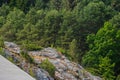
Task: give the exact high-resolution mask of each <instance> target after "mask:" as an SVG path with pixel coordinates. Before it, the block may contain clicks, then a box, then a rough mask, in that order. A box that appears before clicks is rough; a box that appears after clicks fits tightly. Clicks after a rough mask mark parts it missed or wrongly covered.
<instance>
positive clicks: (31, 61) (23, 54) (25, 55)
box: [21, 52, 34, 63]
mask: <svg viewBox="0 0 120 80" xmlns="http://www.w3.org/2000/svg"><path fill="white" fill-rule="evenodd" d="M21 56H22V57H24V58H25V59H26V60H27V61H28V62H30V63H33V62H34V60H33V59H32V58H31V57H30V56H29V55H28V53H26V52H21Z"/></svg>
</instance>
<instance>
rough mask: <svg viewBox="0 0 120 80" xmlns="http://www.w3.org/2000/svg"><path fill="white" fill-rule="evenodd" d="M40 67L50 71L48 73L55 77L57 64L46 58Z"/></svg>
mask: <svg viewBox="0 0 120 80" xmlns="http://www.w3.org/2000/svg"><path fill="white" fill-rule="evenodd" d="M40 67H41V68H43V69H45V70H46V71H48V73H49V74H50V75H51V76H52V77H53V76H54V74H55V66H54V65H53V64H52V63H51V62H50V61H49V60H48V59H46V60H44V61H43V62H42V63H41V64H40Z"/></svg>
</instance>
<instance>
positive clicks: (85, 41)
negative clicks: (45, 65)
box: [0, 0, 120, 80]
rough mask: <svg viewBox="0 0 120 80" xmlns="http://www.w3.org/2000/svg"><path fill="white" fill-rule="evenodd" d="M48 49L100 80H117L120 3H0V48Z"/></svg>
mask: <svg viewBox="0 0 120 80" xmlns="http://www.w3.org/2000/svg"><path fill="white" fill-rule="evenodd" d="M3 41H12V42H16V43H17V44H19V45H21V46H22V48H23V49H25V50H40V49H41V48H43V47H54V48H56V49H57V50H59V51H60V52H61V53H62V54H64V55H66V56H67V57H68V58H69V59H70V60H71V61H75V62H77V63H79V64H81V65H82V66H83V67H84V68H85V69H87V70H88V71H89V72H91V73H93V74H94V75H97V76H100V77H101V78H103V80H120V0H0V47H3V43H2V42H3Z"/></svg>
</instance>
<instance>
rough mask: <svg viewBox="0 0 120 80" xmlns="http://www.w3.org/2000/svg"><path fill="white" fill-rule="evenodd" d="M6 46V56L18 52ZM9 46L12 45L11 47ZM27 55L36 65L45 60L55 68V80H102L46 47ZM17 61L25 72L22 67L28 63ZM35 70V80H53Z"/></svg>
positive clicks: (18, 49)
mask: <svg viewBox="0 0 120 80" xmlns="http://www.w3.org/2000/svg"><path fill="white" fill-rule="evenodd" d="M8 44H9V42H6V43H5V46H6V48H7V50H8V51H7V54H9V52H13V53H15V52H16V53H17V52H19V51H20V48H19V47H18V46H17V45H16V44H14V43H11V42H10V44H9V45H8ZM10 45H12V47H11V46H10ZM16 47H17V48H16ZM14 48H16V49H14ZM28 54H29V55H30V56H31V57H32V58H33V59H34V61H35V63H36V64H38V65H40V64H41V62H42V61H44V60H45V59H48V60H49V61H50V62H51V63H52V64H53V65H54V66H55V68H56V71H55V79H57V80H102V79H101V78H99V77H97V76H94V75H92V74H90V73H89V72H87V71H86V70H85V69H84V68H83V67H82V66H80V65H79V64H77V63H75V62H72V61H70V60H68V59H67V58H66V57H65V56H64V55H62V54H60V53H59V52H57V50H56V49H53V48H50V47H48V48H44V49H43V50H41V51H28ZM16 57H17V56H16ZM17 58H19V57H17ZM19 61H20V62H21V67H22V68H24V69H26V70H27V68H28V67H27V68H25V67H24V66H25V65H26V64H27V65H28V63H27V62H24V61H22V60H19ZM30 67H31V66H30ZM35 68H36V69H34V68H33V70H34V72H35V74H36V78H37V80H54V79H53V78H52V77H50V76H49V74H48V73H47V72H46V71H44V70H43V69H40V68H38V67H35Z"/></svg>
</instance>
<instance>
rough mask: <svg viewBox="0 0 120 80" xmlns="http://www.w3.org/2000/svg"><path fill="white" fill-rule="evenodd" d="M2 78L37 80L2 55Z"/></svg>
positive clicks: (0, 72)
mask: <svg viewBox="0 0 120 80" xmlns="http://www.w3.org/2000/svg"><path fill="white" fill-rule="evenodd" d="M0 80H36V79H34V78H33V77H31V76H30V75H29V74H28V73H26V72H24V71H23V70H21V69H20V68H19V67H17V66H16V65H14V64H13V63H11V62H10V61H8V60H7V59H5V58H4V57H3V56H1V55H0Z"/></svg>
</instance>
